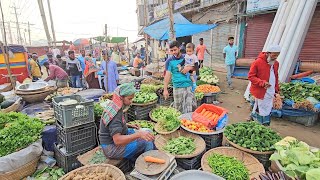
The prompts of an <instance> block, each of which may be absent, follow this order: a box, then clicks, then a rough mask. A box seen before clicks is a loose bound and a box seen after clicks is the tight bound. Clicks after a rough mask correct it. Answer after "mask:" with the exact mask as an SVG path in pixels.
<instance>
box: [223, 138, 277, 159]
mask: <svg viewBox="0 0 320 180" xmlns="http://www.w3.org/2000/svg"><path fill="white" fill-rule="evenodd" d="M225 138H226V141H227V143H229V144H230V145H231V146H233V147H235V148H237V149H240V150H241V151H244V152H247V153H250V154H260V155H261V154H268V155H269V154H273V153H274V151H264V152H261V151H253V150H251V149H247V148H244V147H242V146H239V145H238V144H236V143H233V142H232V141H230V140H229V139H228V138H227V137H225Z"/></svg>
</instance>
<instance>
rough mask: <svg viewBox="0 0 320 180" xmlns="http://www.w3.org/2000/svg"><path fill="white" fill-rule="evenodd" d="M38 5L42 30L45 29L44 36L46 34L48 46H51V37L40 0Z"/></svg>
mask: <svg viewBox="0 0 320 180" xmlns="http://www.w3.org/2000/svg"><path fill="white" fill-rule="evenodd" d="M38 5H39V10H40V15H41V18H42V23H43V27H44V30H45V32H46V36H47V41H48V46H49V48H50V47H51V37H50V33H49V28H48V23H47V19H46V14H45V12H44V9H43V3H42V0H38Z"/></svg>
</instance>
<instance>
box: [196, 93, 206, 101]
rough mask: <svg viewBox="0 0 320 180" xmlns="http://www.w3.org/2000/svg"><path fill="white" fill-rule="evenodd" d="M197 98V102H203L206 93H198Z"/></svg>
mask: <svg viewBox="0 0 320 180" xmlns="http://www.w3.org/2000/svg"><path fill="white" fill-rule="evenodd" d="M195 96H196V100H197V101H198V100H202V99H203V97H204V93H202V92H197V93H195Z"/></svg>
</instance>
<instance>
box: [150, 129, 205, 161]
mask: <svg viewBox="0 0 320 180" xmlns="http://www.w3.org/2000/svg"><path fill="white" fill-rule="evenodd" d="M180 136H184V137H188V138H193V139H194V143H195V144H196V149H195V151H194V152H193V153H192V154H185V155H175V154H172V155H173V156H175V157H176V158H193V157H196V156H198V155H200V154H201V153H203V151H204V150H205V149H206V143H205V141H204V140H203V139H202V137H200V136H199V135H196V134H192V133H189V132H186V131H183V130H179V131H175V132H174V133H171V134H167V135H157V136H156V138H155V141H154V144H155V146H156V148H157V149H158V150H160V151H164V150H163V148H164V146H165V145H166V144H167V142H168V141H169V140H170V139H172V138H178V137H180ZM164 152H166V151H164ZM166 153H168V152H166Z"/></svg>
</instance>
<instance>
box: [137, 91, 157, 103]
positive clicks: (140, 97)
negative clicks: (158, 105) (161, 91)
mask: <svg viewBox="0 0 320 180" xmlns="http://www.w3.org/2000/svg"><path fill="white" fill-rule="evenodd" d="M157 99H158V96H157V94H156V93H146V92H141V91H140V92H137V93H136V94H135V96H134V99H133V102H134V103H139V104H145V103H149V102H152V101H155V100H157Z"/></svg>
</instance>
